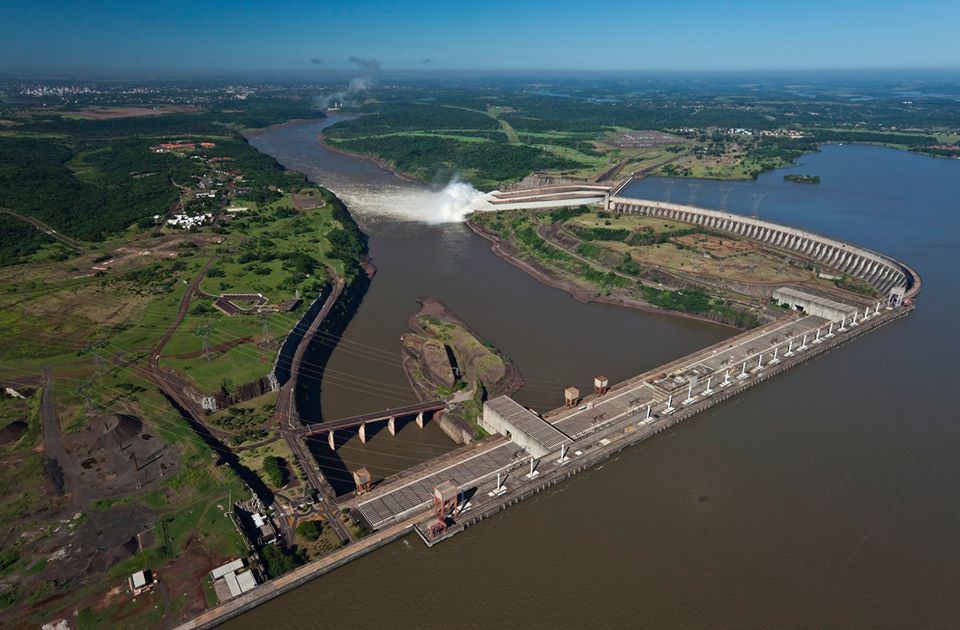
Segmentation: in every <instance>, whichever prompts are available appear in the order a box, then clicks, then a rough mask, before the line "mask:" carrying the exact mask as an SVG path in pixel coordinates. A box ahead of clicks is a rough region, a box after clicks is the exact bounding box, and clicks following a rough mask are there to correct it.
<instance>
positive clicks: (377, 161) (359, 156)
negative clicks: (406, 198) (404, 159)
mask: <svg viewBox="0 0 960 630" xmlns="http://www.w3.org/2000/svg"><path fill="white" fill-rule="evenodd" d="M317 140H319V141H320V146H322V147H323V148H324V149H326V150H327V151H330V152H332V153H336V154H337V155H342V156H344V157H348V158H353V159H356V160H363V161H365V162H370V163H371V164H373V165H374V166H376V167H378V168H380V169H382V170H384V171H387V172H388V173H390V174H392V175H393V176H395V177H398V178H399V179H402V180H403V181H405V182H407V183H408V184H419V185H425V182H424V181H423V180H421V179H418V178H416V177H413V176H411V175H407V174H406V173H404V172H403V171H401V170H399V169H397V168H396V167H395V166H393V165H391V164H389V163H388V162H387V161H386V160H384V159H383V158H378V157H376V156H374V155H370V154H368V153H354V152H353V151H347V150H346V149H341V148H340V147H338V146H335V145H333V144H331V143H329V142H327V138H326V136H324V135H323V132H322V131H321V132H320V133H318V134H317Z"/></svg>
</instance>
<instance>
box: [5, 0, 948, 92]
mask: <svg viewBox="0 0 960 630" xmlns="http://www.w3.org/2000/svg"><path fill="white" fill-rule="evenodd" d="M350 57H358V58H365V59H375V60H378V61H379V63H380V64H381V65H382V67H383V69H384V71H385V72H386V71H389V70H391V69H397V70H400V69H412V68H436V69H452V70H456V69H462V70H476V69H493V70H498V69H510V70H525V69H534V70H535V69H555V70H620V71H622V70H627V71H629V70H639V71H650V70H751V69H811V68H812V69H817V68H867V67H869V68H957V67H960V0H917V1H912V2H911V1H910V0H899V1H896V2H892V1H888V0H874V1H872V2H850V1H844V0H833V1H822V0H806V1H804V2H792V1H789V0H780V1H778V0H767V1H764V2H757V1H743V2H724V1H722V0H708V1H707V0H705V1H701V0H678V1H671V0H661V1H660V2H642V1H638V0H634V1H632V2H629V1H628V2H613V1H608V0H593V1H587V0H579V1H576V2H571V1H567V0H559V1H557V2H550V3H547V2H541V3H530V2H521V1H515V2H501V1H499V0H489V1H486V2H481V3H468V2H462V1H461V2H458V1H456V0H453V1H448V2H432V1H424V0H407V1H406V2H403V1H374V0H341V1H340V2H335V3H332V2H331V3H327V2H301V1H296V0H287V1H283V0H280V1H274V2H248V1H245V0H233V1H230V2H223V1H220V0H193V1H191V2H181V1H179V0H174V1H171V2H164V1H154V2H144V3H139V2H129V0H126V1H124V2H98V1H96V0H91V1H87V2H68V1H54V2H30V3H27V2H17V3H16V6H14V3H13V2H12V1H11V0H2V3H0V71H4V72H8V73H9V72H29V71H46V72H51V71H52V72H57V71H70V70H90V69H127V70H129V69H144V70H189V71H202V70H232V71H243V70H251V71H262V70H279V69H289V70H302V71H315V72H316V73H317V74H318V76H319V75H322V74H323V73H324V72H330V71H333V70H336V69H338V68H348V67H350V66H351V63H350V61H349V59H350ZM311 58H318V59H322V60H323V63H322V64H321V63H313V64H311V63H310V59H311Z"/></svg>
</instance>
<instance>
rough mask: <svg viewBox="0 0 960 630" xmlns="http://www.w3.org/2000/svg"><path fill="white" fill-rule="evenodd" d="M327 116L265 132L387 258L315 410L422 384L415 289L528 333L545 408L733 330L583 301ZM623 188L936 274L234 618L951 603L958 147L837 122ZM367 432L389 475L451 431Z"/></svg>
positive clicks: (488, 622) (370, 459)
mask: <svg viewBox="0 0 960 630" xmlns="http://www.w3.org/2000/svg"><path fill="white" fill-rule="evenodd" d="M330 123H331V120H329V119H328V120H326V121H323V122H319V123H317V122H311V123H304V124H301V125H291V126H287V127H281V128H277V129H273V130H270V131H268V132H265V133H263V134H260V135H257V136H255V137H254V138H252V139H251V141H252V143H253V144H254V145H256V146H257V147H258V148H260V149H261V150H263V151H265V152H267V153H269V154H271V155H273V156H274V157H276V158H277V160H278V161H280V162H281V163H282V164H284V165H285V166H287V167H289V168H293V169H296V170H300V171H303V172H305V173H306V174H307V175H309V176H310V177H311V179H313V180H314V181H316V182H317V183H319V184H322V185H324V186H327V187H329V188H330V189H331V190H333V191H334V192H336V193H337V194H338V195H339V196H340V197H341V198H342V199H343V200H344V201H345V202H346V203H347V205H348V206H349V207H350V209H351V210H352V211H353V212H354V214H355V216H356V217H357V220H358V222H359V223H360V225H361V227H362V229H363V230H364V231H365V232H366V233H367V234H368V235H369V236H370V253H371V257H372V259H373V262H374V263H375V264H376V265H377V267H378V273H377V275H376V276H375V278H374V280H373V282H372V284H371V286H370V289H369V291H368V293H367V295H366V296H365V298H364V301H363V303H362V304H361V306H360V309H359V311H358V312H357V314H356V316H355V317H354V319H353V320H352V321H351V323H350V324H349V326H348V328H347V330H346V332H345V333H344V338H343V340H342V342H341V343H340V344H339V345H338V347H337V349H336V350H335V351H334V353H333V355H332V357H331V359H330V362H329V363H328V365H327V371H328V373H327V375H326V376H325V378H324V384H323V392H322V398H320V397H319V396H316V397H313V398H310V397H308V399H307V400H304V401H302V403H303V404H302V408H301V410H302V412H303V413H304V414H305V415H307V413H308V412H310V410H311V409H313V411H312V412H313V413H316V414H321V413H322V415H323V417H327V418H337V417H341V416H346V415H351V414H354V413H361V412H365V411H373V410H377V409H383V408H386V407H390V406H396V405H398V404H401V403H406V402H410V401H412V399H413V397H412V393H410V390H409V387H408V386H407V384H406V379H405V377H404V375H403V373H402V371H401V370H400V367H399V335H400V334H401V333H402V332H403V331H404V330H405V329H406V320H407V318H408V317H409V316H410V314H412V313H413V312H414V311H415V310H416V308H417V304H416V298H417V297H420V296H431V297H435V298H437V299H439V300H441V301H442V302H444V303H445V304H446V305H447V306H448V307H450V308H451V309H452V310H453V311H454V312H456V313H457V314H458V315H459V316H460V317H461V318H462V319H463V320H465V321H466V322H467V323H468V324H469V325H470V326H471V327H472V328H473V329H474V330H475V331H476V332H477V333H478V334H479V335H480V336H482V337H483V338H484V340H486V341H487V342H489V343H492V344H493V345H495V346H497V347H498V348H499V349H501V350H502V351H503V352H504V353H505V354H506V355H507V356H509V357H510V358H511V359H513V361H514V362H515V363H516V364H517V366H518V368H519V369H520V372H521V374H522V375H523V376H524V378H525V379H526V381H527V386H526V387H525V388H524V389H522V390H521V391H520V392H518V394H517V396H516V398H517V399H518V401H520V402H522V403H524V404H527V405H530V406H533V407H535V408H538V409H548V408H552V407H555V406H558V404H560V403H561V402H562V388H563V387H565V386H567V385H571V384H573V385H577V386H579V387H581V388H586V387H587V385H589V384H590V382H591V380H592V378H593V376H595V375H597V374H605V375H606V376H608V377H609V378H610V379H611V381H612V382H616V381H619V380H621V379H623V378H626V377H628V376H632V375H634V374H637V373H639V372H642V371H644V370H646V369H649V368H652V367H655V366H657V365H660V364H662V363H666V362H667V361H669V360H671V359H674V358H676V357H679V356H681V355H684V354H686V353H688V352H691V351H693V350H695V349H697V348H701V347H704V346H706V345H709V344H711V343H714V342H716V341H718V340H720V339H722V338H724V337H727V336H732V335H733V334H734V333H735V331H734V330H733V329H730V328H724V327H721V326H717V325H714V324H709V323H705V322H700V321H696V320H691V319H684V318H678V317H669V316H658V315H652V314H649V313H643V312H637V311H629V310H626V309H621V308H617V307H612V306H606V305H599V304H580V303H577V302H575V301H574V300H573V299H572V298H571V297H570V296H569V295H568V294H567V293H565V292H562V291H560V290H557V289H552V288H549V287H546V286H544V285H541V284H540V283H538V282H537V281H535V280H533V279H532V278H530V277H529V276H527V275H526V274H524V273H522V272H521V271H519V270H518V269H516V268H514V267H512V266H511V265H509V264H507V263H506V262H505V261H502V260H501V259H499V258H497V257H496V256H495V255H494V254H493V253H492V252H490V250H489V245H488V243H487V242H486V241H484V240H482V239H480V238H479V237H476V236H474V235H473V234H472V233H471V232H470V231H469V230H468V229H467V228H466V227H465V226H463V225H461V224H443V225H427V224H424V223H419V222H413V221H409V220H400V219H398V218H396V217H391V216H389V215H391V214H393V209H392V208H391V207H390V199H391V198H392V197H396V198H399V197H402V196H403V195H404V194H406V191H407V190H408V189H409V188H410V187H411V185H409V184H406V183H404V182H402V181H401V180H399V179H397V178H396V177H394V176H393V175H391V174H389V173H386V172H385V171H382V170H380V169H379V168H377V167H376V166H374V165H372V164H370V163H367V162H364V161H361V160H357V159H353V158H349V157H344V156H341V155H338V154H335V153H332V152H329V151H327V150H325V149H323V147H322V146H321V145H320V144H319V143H318V141H317V139H316V134H317V133H319V131H320V130H321V129H322V127H323V126H325V125H327V124H330ZM786 173H798V174H811V175H819V176H820V178H821V183H820V184H819V185H804V184H795V183H791V182H787V181H784V180H783V175H784V174H786ZM691 184H692V185H691ZM626 194H627V195H630V196H635V197H643V198H650V199H664V200H666V199H670V200H672V201H675V202H678V203H688V202H692V203H695V204H697V205H702V206H705V207H712V208H721V207H725V208H727V209H729V210H731V211H734V212H739V213H742V214H753V213H754V212H756V213H757V214H759V216H760V217H761V218H764V219H769V220H772V221H775V222H779V223H784V224H786V225H791V226H796V227H800V228H805V229H809V230H812V231H814V232H819V233H823V234H826V235H829V236H833V237H837V238H840V239H846V240H849V241H851V242H854V243H857V244H859V245H863V246H866V247H869V248H873V249H876V250H878V251H881V252H883V253H886V254H889V255H891V256H893V257H895V258H898V259H901V260H903V261H904V262H906V263H907V264H909V265H911V266H912V267H913V268H914V269H916V270H917V271H918V272H919V274H920V275H921V276H922V277H923V281H924V290H923V292H922V293H921V295H920V297H919V302H918V308H917V309H916V311H915V312H914V313H913V314H912V315H911V316H910V317H908V318H905V319H903V320H900V321H898V322H896V323H894V324H892V325H889V326H885V327H883V328H882V329H880V330H878V331H876V332H874V333H872V334H870V335H867V336H865V337H864V338H862V339H861V340H859V341H858V342H857V343H855V344H849V345H846V346H844V347H843V348H842V349H840V350H838V351H835V352H831V353H829V354H827V355H826V356H824V357H821V358H818V359H817V360H814V361H810V362H808V363H806V364H804V365H803V366H801V367H798V368H796V369H793V370H790V371H789V372H788V373H786V374H784V375H782V376H780V377H778V378H776V379H773V380H771V381H769V382H767V383H764V384H763V385H762V386H760V387H756V388H754V389H752V390H750V392H749V393H747V394H745V395H743V396H738V397H737V398H736V399H733V400H731V401H729V402H728V403H725V404H722V405H719V406H717V407H714V408H712V409H711V410H709V411H707V412H705V413H703V414H701V415H699V416H697V418H696V419H693V420H690V421H687V422H685V423H684V424H683V425H681V426H679V427H677V428H675V429H673V430H671V431H669V432H667V433H665V434H663V435H662V436H660V437H658V438H656V439H653V440H650V441H648V442H645V443H644V444H643V445H641V446H639V447H637V448H633V449H629V450H627V451H625V452H624V453H623V454H622V455H621V456H620V457H619V458H618V459H616V460H613V461H611V462H609V463H608V464H606V465H605V466H602V467H600V468H598V469H594V470H590V471H587V472H585V473H582V474H580V475H578V476H577V477H576V478H575V479H573V480H571V481H569V482H566V483H564V484H561V485H559V486H556V487H554V488H553V489H552V490H549V491H546V492H544V493H541V494H539V495H537V496H536V497H535V498H533V499H531V500H528V501H525V502H524V503H523V504H522V505H520V506H517V507H515V508H513V509H511V510H509V511H507V512H505V513H503V514H501V515H500V516H498V517H495V518H493V519H489V520H487V521H485V522H484V523H483V524H481V525H479V526H477V527H473V528H470V529H468V530H467V531H466V532H464V533H462V534H460V535H458V536H457V537H455V538H453V539H451V540H450V541H447V542H445V543H443V544H441V545H439V546H437V547H434V548H432V549H427V548H425V547H424V546H423V545H422V544H421V543H420V541H419V540H418V539H416V538H415V537H408V538H407V539H405V540H403V541H401V542H398V543H395V544H393V545H391V546H388V547H386V548H384V549H381V550H379V551H377V552H375V553H373V554H371V555H369V556H366V557H364V558H361V559H360V560H357V561H355V562H353V563H351V564H349V565H348V566H346V567H344V568H342V569H339V570H337V571H334V572H333V573H331V574H329V575H327V576H324V577H321V578H319V579H317V580H315V581H313V582H311V583H309V584H307V585H305V586H303V587H301V588H300V589H297V590H295V591H292V592H290V593H288V594H285V595H283V596H281V597H280V598H278V599H276V600H273V601H272V602H269V603H267V604H265V605H263V606H261V607H259V608H257V609H255V610H253V611H251V612H250V613H247V614H245V615H243V616H241V617H239V618H238V619H236V620H234V621H232V622H230V623H229V624H227V627H231V628H238V629H241V628H242V629H246V628H259V627H262V626H263V625H264V624H278V623H279V624H283V625H294V624H296V625H304V626H308V627H311V626H315V625H318V624H320V623H322V624H323V625H333V626H339V627H368V626H380V627H396V628H415V627H424V626H427V627H433V626H439V625H441V624H445V625H447V624H451V623H454V624H456V625H457V626H464V627H478V628H479V627H490V626H492V625H501V626H509V627H514V626H526V627H533V628H547V627H553V628H555V627H558V626H560V627H569V626H586V625H588V624H589V625H594V626H601V627H624V626H627V625H629V626H637V625H645V626H666V625H670V626H677V625H684V626H705V625H711V626H718V625H719V626H737V627H744V626H751V627H752V626H772V625H777V626H791V627H797V626H803V627H809V626H821V627H850V626H858V627H859V626H866V625H884V626H890V625H896V626H903V625H910V626H924V627H926V626H946V625H954V624H955V621H956V619H957V618H958V616H960V598H958V595H960V537H958V536H957V532H958V531H960V457H958V456H957V453H958V452H960V425H958V416H960V414H958V412H957V403H958V402H960V395H958V393H957V386H958V384H960V380H958V377H957V372H956V371H955V367H954V366H956V365H960V342H958V341H957V336H956V328H955V326H954V325H953V324H954V322H955V321H956V314H957V313H958V309H960V281H958V279H957V272H958V270H960V247H958V244H957V235H958V233H960V161H947V160H940V159H934V158H929V157H924V156H919V155H913V154H909V153H905V152H899V151H894V150H890V149H884V148H878V147H867V146H849V145H848V146H826V147H824V148H823V150H822V151H821V152H820V153H816V154H811V155H807V156H804V157H803V158H801V160H800V161H799V164H798V165H796V166H794V167H791V168H787V169H781V170H778V171H774V172H770V173H766V174H764V175H761V176H760V178H759V179H758V180H757V181H749V182H735V183H733V182H713V181H698V182H690V181H687V180H669V179H662V178H650V179H647V180H644V181H641V182H637V183H635V184H633V185H632V186H631V187H630V188H629V190H628V191H627V192H626ZM317 399H320V401H318V400H317ZM310 405H313V406H314V407H312V408H311V407H310ZM353 442H357V440H352V441H351V443H350V444H347V445H345V446H344V447H342V448H341V450H340V451H338V453H339V456H340V457H341V458H342V459H343V463H344V464H345V465H346V466H347V467H348V468H352V467H354V466H357V465H366V466H367V467H368V468H370V469H371V472H372V473H373V474H374V476H383V475H385V474H389V473H390V472H394V471H395V470H399V469H402V468H405V467H406V466H408V465H410V464H411V463H414V462H415V461H417V460H419V459H422V458H424V457H428V456H430V455H431V454H433V453H438V452H442V451H443V450H446V449H449V448H452V444H451V443H450V441H449V440H448V439H447V438H446V437H445V436H444V435H443V433H442V432H440V431H439V429H438V427H435V426H433V425H428V426H427V428H426V429H424V430H423V431H422V432H421V431H420V430H419V429H417V428H416V427H415V426H414V425H412V424H411V425H410V426H408V427H406V428H405V429H404V430H403V431H402V432H401V433H400V434H399V435H398V436H397V438H392V437H391V436H389V434H387V433H386V432H381V433H379V434H378V435H377V436H376V437H375V438H374V439H372V440H371V441H369V442H368V444H366V445H365V446H360V445H359V444H354V443H353ZM328 452H329V451H328Z"/></svg>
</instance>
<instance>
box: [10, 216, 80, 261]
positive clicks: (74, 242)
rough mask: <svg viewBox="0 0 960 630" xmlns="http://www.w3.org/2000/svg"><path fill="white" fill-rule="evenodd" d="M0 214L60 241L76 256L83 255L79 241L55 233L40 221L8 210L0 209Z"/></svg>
mask: <svg viewBox="0 0 960 630" xmlns="http://www.w3.org/2000/svg"><path fill="white" fill-rule="evenodd" d="M0 212H2V213H3V214H6V215H9V216H11V217H13V218H15V219H19V220H20V221H23V222H24V223H29V224H30V225H32V226H33V227H35V228H37V229H38V230H40V231H41V232H43V233H44V234H46V235H47V236H49V237H51V238H55V239H56V240H58V241H60V242H61V243H63V244H64V245H66V246H67V247H69V248H70V249H73V250H75V251H76V252H77V253H78V254H82V253H83V245H82V244H81V243H80V241H78V240H76V239H73V238H70V237H69V236H65V235H63V234H61V233H60V232H57V231H56V230H55V229H53V228H52V227H50V226H49V225H47V224H46V223H44V222H43V221H41V220H40V219H36V218H34V217H30V216H27V215H25V214H20V213H19V212H14V211H13V210H11V209H9V208H0Z"/></svg>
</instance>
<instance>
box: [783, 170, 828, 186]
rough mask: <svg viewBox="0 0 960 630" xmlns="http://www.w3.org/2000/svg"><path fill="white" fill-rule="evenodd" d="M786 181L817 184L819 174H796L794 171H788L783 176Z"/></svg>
mask: <svg viewBox="0 0 960 630" xmlns="http://www.w3.org/2000/svg"><path fill="white" fill-rule="evenodd" d="M783 179H785V180H786V181H788V182H793V183H795V184H819V183H820V176H819V175H798V174H796V173H788V174H787V175H784V176H783Z"/></svg>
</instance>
